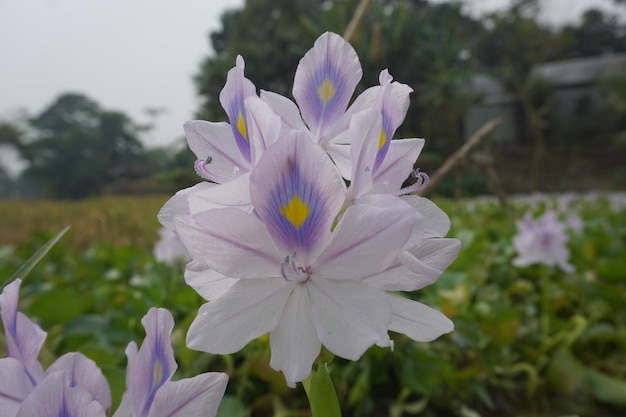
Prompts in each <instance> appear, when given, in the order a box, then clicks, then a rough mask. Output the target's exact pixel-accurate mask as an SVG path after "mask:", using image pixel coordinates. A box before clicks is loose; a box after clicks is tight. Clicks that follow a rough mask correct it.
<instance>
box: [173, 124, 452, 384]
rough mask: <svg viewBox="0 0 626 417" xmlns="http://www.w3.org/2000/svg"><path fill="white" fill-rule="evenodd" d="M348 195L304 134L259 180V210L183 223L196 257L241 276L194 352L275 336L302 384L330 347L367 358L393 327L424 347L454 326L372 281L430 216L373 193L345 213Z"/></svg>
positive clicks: (280, 144)
mask: <svg viewBox="0 0 626 417" xmlns="http://www.w3.org/2000/svg"><path fill="white" fill-rule="evenodd" d="M346 192H347V190H346V187H345V184H344V182H343V180H342V178H341V176H339V175H338V172H337V168H336V166H335V165H334V164H333V162H332V160H331V159H330V158H329V156H328V155H327V154H326V153H325V152H324V151H323V149H322V148H320V147H319V146H318V145H317V144H315V143H314V142H313V141H309V140H307V138H306V136H304V135H302V134H301V133H300V132H294V133H292V134H291V135H285V136H284V137H281V138H280V140H278V141H277V142H276V143H275V144H274V145H273V146H272V147H270V148H269V149H268V150H267V151H266V152H265V153H264V154H263V156H262V158H261V159H260V161H259V163H258V164H257V166H256V167H255V170H254V171H253V172H252V174H251V176H250V197H251V200H252V205H253V206H254V213H248V212H246V211H244V210H240V209H237V208H224V209H213V210H207V211H205V212H200V213H196V214H192V215H188V216H181V217H179V218H178V219H177V221H176V227H177V231H178V232H179V235H180V237H181V240H182V241H183V243H184V244H185V245H186V247H187V249H188V250H189V252H190V253H191V256H192V258H193V259H202V260H204V262H205V263H206V265H208V266H209V267H210V268H211V269H212V270H214V271H216V272H217V273H219V274H222V275H223V276H228V277H233V278H235V279H238V280H237V281H236V282H235V283H234V284H233V285H232V286H231V287H230V288H229V289H228V290H226V291H225V292H224V293H223V294H222V295H221V296H218V297H213V300H212V301H211V302H209V303H207V304H205V305H203V306H202V307H201V309H200V312H199V314H198V316H197V318H196V319H195V321H194V322H193V324H192V326H191V328H190V330H189V333H188V335H187V345H188V346H189V347H191V348H193V349H198V350H204V351H208V352H211V353H220V354H226V353H232V352H236V351H238V350H240V349H241V348H243V346H244V345H245V344H246V343H248V342H249V341H250V340H252V339H254V338H256V337H259V336H261V335H263V334H265V333H268V332H269V334H270V345H271V349H272V356H271V362H270V365H271V366H272V367H273V368H274V369H277V370H281V371H283V373H284V374H285V378H286V380H287V383H288V384H289V385H290V386H294V385H295V382H299V381H302V380H303V379H304V378H306V377H307V376H308V375H309V373H310V372H311V366H312V363H313V361H314V360H315V358H316V357H317V355H318V354H319V352H320V349H321V345H322V344H323V345H324V346H326V347H327V348H328V349H329V350H330V351H331V352H333V353H335V354H337V355H339V356H341V357H343V358H347V359H352V360H356V359H358V358H359V357H360V356H361V355H362V354H363V353H364V352H365V350H367V349H368V348H369V347H370V346H372V345H373V344H379V345H386V346H388V345H389V344H390V339H389V336H388V334H387V332H388V330H389V329H401V330H400V331H403V332H404V333H407V334H408V335H409V336H413V335H415V338H417V339H419V340H432V339H433V338H435V337H438V336H440V335H441V334H443V333H447V332H449V331H451V330H452V328H453V325H452V322H451V321H450V320H449V319H447V318H446V317H445V316H444V315H443V314H441V313H439V312H437V311H435V310H432V309H430V308H429V307H426V306H424V305H421V304H419V303H416V302H414V301H410V300H407V299H400V300H398V298H399V297H398V296H396V295H391V294H388V293H387V292H386V290H384V289H382V288H381V285H382V286H384V283H383V284H381V285H368V284H367V283H365V282H364V280H365V279H366V278H368V277H370V276H371V275H373V274H376V273H381V272H383V271H385V270H386V269H387V268H388V267H390V266H391V265H392V264H393V263H394V261H395V260H396V258H397V256H398V255H399V254H400V252H401V251H402V250H403V249H404V246H405V244H406V243H407V242H408V241H409V239H410V238H411V236H412V234H413V231H414V229H418V230H421V229H423V225H422V222H423V219H422V217H421V216H420V215H419V213H418V212H417V211H416V210H415V209H414V208H413V207H411V205H409V204H407V203H406V202H404V201H403V200H402V199H400V198H398V197H396V196H391V195H372V196H369V197H368V198H363V199H362V200H361V201H360V202H359V203H358V204H355V205H352V206H350V207H348V208H347V209H345V211H344V212H343V213H340V210H341V209H342V205H343V202H344V201H345V196H346ZM455 255H456V254H455ZM449 262H451V260H448V263H449ZM381 281H384V279H382V278H381ZM201 294H202V293H201Z"/></svg>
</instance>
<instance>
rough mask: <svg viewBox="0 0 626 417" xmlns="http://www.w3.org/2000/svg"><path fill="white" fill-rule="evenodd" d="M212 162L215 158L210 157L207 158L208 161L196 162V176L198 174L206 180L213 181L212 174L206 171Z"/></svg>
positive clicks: (199, 160) (194, 165)
mask: <svg viewBox="0 0 626 417" xmlns="http://www.w3.org/2000/svg"><path fill="white" fill-rule="evenodd" d="M212 160H213V158H211V157H210V156H207V158H206V159H197V160H196V162H194V164H193V169H195V171H196V174H198V175H199V176H201V177H202V178H204V179H205V180H209V181H212V180H213V179H212V178H211V174H210V173H209V171H208V170H207V169H206V166H207V165H209V164H210V163H211V161H212Z"/></svg>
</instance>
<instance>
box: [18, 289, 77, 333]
mask: <svg viewBox="0 0 626 417" xmlns="http://www.w3.org/2000/svg"><path fill="white" fill-rule="evenodd" d="M84 304H85V300H84V299H83V297H80V296H79V295H78V294H77V293H76V291H74V290H72V289H70V288H55V289H52V290H49V291H46V292H44V293H40V294H36V295H35V296H34V297H33V303H32V306H31V309H30V313H31V314H32V315H33V316H35V317H40V318H41V320H42V322H43V325H44V326H53V325H55V324H64V323H67V322H69V321H70V320H73V319H76V318H78V317H80V316H81V315H82V313H83V311H84V309H85V306H84ZM59 306H63V308H59Z"/></svg>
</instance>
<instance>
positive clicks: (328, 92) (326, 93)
mask: <svg viewBox="0 0 626 417" xmlns="http://www.w3.org/2000/svg"><path fill="white" fill-rule="evenodd" d="M336 92H337V90H336V89H335V86H334V85H333V83H332V82H330V80H329V79H328V78H326V79H325V80H324V82H323V83H322V84H321V85H320V86H319V87H318V88H317V95H318V96H319V97H320V99H321V100H322V101H323V102H324V104H328V102H329V101H330V100H332V98H333V97H334V96H335V93H336Z"/></svg>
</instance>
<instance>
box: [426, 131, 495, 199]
mask: <svg viewBox="0 0 626 417" xmlns="http://www.w3.org/2000/svg"><path fill="white" fill-rule="evenodd" d="M500 123H502V120H500V119H494V120H490V121H489V122H487V123H485V124H484V125H483V126H482V127H481V128H480V129H478V131H476V132H475V133H474V134H473V135H472V137H471V138H469V140H468V141H467V142H465V144H464V145H463V146H461V147H460V148H459V149H458V150H457V151H456V152H455V153H453V154H452V155H451V156H450V157H449V158H448V159H447V160H446V162H444V163H443V165H442V166H441V168H439V169H438V170H437V171H435V173H434V174H433V175H432V176H431V177H430V182H429V183H428V186H426V188H424V189H423V190H422V191H420V192H419V193H418V194H419V195H425V194H428V193H429V192H431V191H432V190H434V189H435V187H436V186H437V184H439V183H440V182H441V180H443V179H444V178H445V177H446V175H448V174H449V173H450V171H452V170H453V169H454V168H455V167H456V166H457V165H458V164H460V163H462V162H463V161H464V160H465V159H466V158H467V157H468V155H469V154H470V153H472V152H473V151H474V150H475V149H476V148H477V147H478V145H480V144H481V143H482V142H483V141H484V140H485V139H486V138H488V137H489V136H490V135H491V133H493V131H494V130H495V128H496V127H498V126H499V125H500Z"/></svg>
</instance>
